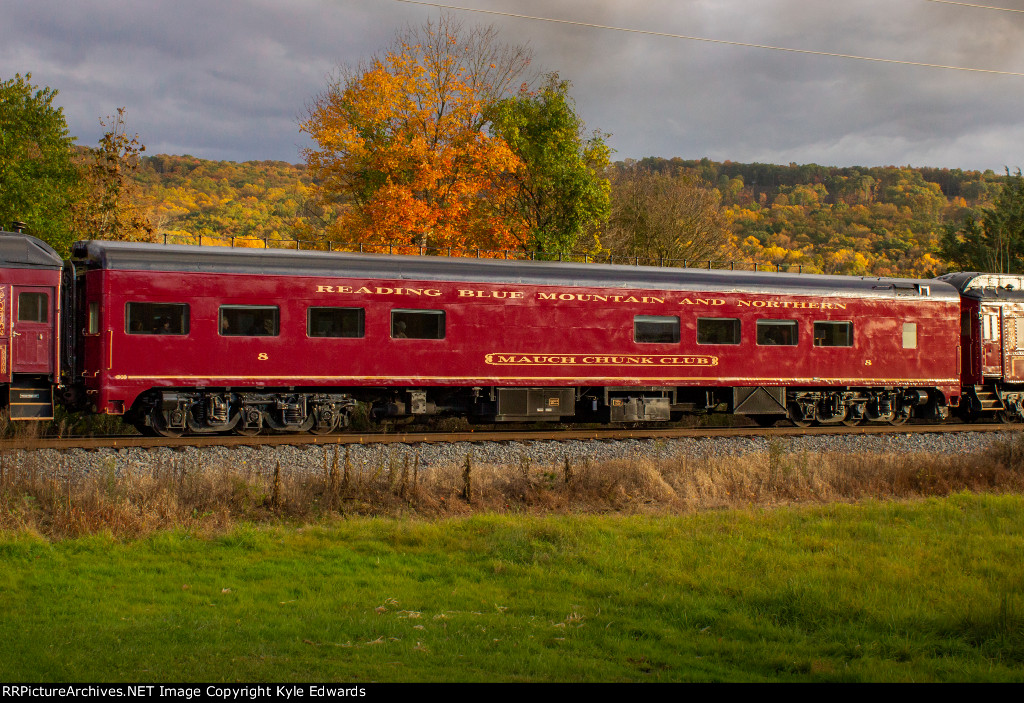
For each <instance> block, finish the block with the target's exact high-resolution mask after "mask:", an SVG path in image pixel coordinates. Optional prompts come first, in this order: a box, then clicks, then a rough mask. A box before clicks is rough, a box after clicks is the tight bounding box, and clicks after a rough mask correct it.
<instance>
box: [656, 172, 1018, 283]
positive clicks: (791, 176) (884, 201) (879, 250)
mask: <svg viewBox="0 0 1024 703" xmlns="http://www.w3.org/2000/svg"><path fill="white" fill-rule="evenodd" d="M642 163H643V164H645V165H647V166H648V167H650V168H652V169H655V170H662V171H665V170H667V171H674V170H683V171H695V172H696V173H697V174H698V175H699V176H700V178H701V179H702V180H704V181H705V182H707V183H708V184H711V185H713V186H714V187H715V188H716V189H717V190H718V191H719V193H721V196H722V201H721V207H722V208H723V212H724V214H725V215H726V217H727V220H728V222H729V228H730V231H731V236H732V240H733V241H732V243H733V246H734V247H735V249H737V250H738V252H739V255H740V257H741V258H742V259H744V260H748V261H757V262H763V263H771V264H801V265H804V266H806V267H809V268H810V270H815V271H822V272H825V273H845V274H875V275H904V276H915V277H917V276H929V275H933V274H935V273H941V272H943V271H944V270H945V269H946V268H947V263H946V262H945V261H944V260H943V259H942V258H941V256H940V254H939V250H940V243H941V240H942V236H943V234H944V233H945V232H946V227H947V226H948V225H953V226H956V227H958V226H959V225H960V224H961V223H962V222H963V219H964V216H965V215H967V214H971V213H976V212H977V211H978V209H979V208H980V207H983V206H988V205H991V203H992V201H993V199H994V198H995V197H996V195H997V194H998V193H999V190H1000V189H1001V187H1002V182H1003V180H1004V179H1005V176H1003V175H998V174H995V173H994V172H992V171H985V172H984V173H982V172H979V171H962V170H959V169H952V170H950V169H934V168H912V167H910V166H904V167H895V166H886V167H881V168H835V167H825V166H817V165H814V164H810V165H796V164H790V165H789V166H775V165H771V164H740V163H731V162H728V161H726V162H724V163H716V162H713V161H709V160H707V159H702V160H699V161H684V160H681V159H672V160H664V159H645V160H644V161H643V162H642Z"/></svg>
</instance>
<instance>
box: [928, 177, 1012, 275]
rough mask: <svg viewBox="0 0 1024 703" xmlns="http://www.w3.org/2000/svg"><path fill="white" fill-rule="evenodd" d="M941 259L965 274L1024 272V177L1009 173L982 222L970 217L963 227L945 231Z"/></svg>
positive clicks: (984, 211) (953, 226)
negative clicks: (942, 257) (965, 272)
mask: <svg viewBox="0 0 1024 703" xmlns="http://www.w3.org/2000/svg"><path fill="white" fill-rule="evenodd" d="M942 255H943V256H944V257H945V258H946V259H948V260H949V261H950V262H951V263H952V264H953V265H954V266H955V267H958V268H960V269H961V270H965V271H985V272H990V273H1022V272H1024V177H1022V176H1021V172H1020V169H1017V172H1016V173H1013V174H1011V173H1010V170H1009V169H1007V170H1006V179H1005V180H1004V181H1003V186H1002V190H1000V192H999V195H997V196H996V199H995V202H994V204H993V207H991V208H982V210H981V219H980V220H979V219H978V218H977V217H975V216H974V215H967V216H966V217H965V218H964V221H963V224H962V225H961V226H960V227H957V226H955V225H952V226H950V227H948V228H947V229H946V233H945V235H944V236H943V239H942Z"/></svg>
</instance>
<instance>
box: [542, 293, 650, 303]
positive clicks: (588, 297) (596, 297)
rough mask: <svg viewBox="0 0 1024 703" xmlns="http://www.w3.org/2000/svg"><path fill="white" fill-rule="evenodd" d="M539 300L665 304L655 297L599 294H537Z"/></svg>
mask: <svg viewBox="0 0 1024 703" xmlns="http://www.w3.org/2000/svg"><path fill="white" fill-rule="evenodd" d="M537 300H559V301H562V302H565V303H568V302H571V301H577V302H580V303H664V302H665V299H664V298H658V297H656V296H653V295H640V296H636V295H600V294H597V293H537Z"/></svg>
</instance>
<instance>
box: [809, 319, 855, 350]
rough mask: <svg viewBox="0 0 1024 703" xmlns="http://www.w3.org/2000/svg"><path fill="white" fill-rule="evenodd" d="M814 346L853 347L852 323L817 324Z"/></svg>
mask: <svg viewBox="0 0 1024 703" xmlns="http://www.w3.org/2000/svg"><path fill="white" fill-rule="evenodd" d="M814 346H816V347H852V346H853V323H852V322H815V323H814Z"/></svg>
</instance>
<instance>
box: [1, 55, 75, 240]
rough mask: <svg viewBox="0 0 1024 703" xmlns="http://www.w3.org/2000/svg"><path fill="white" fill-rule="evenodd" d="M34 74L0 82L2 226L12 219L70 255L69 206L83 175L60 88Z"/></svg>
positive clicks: (73, 199) (6, 225)
mask: <svg viewBox="0 0 1024 703" xmlns="http://www.w3.org/2000/svg"><path fill="white" fill-rule="evenodd" d="M31 80H32V74H31V73H26V74H25V75H24V76H22V75H20V74H15V76H14V78H11V79H8V80H5V81H0V226H3V227H9V226H10V224H11V222H12V221H14V220H20V221H23V222H25V223H26V224H27V225H28V231H29V232H31V233H32V234H34V235H35V236H37V237H39V238H40V239H43V240H45V241H47V242H49V243H50V244H51V245H52V246H53V247H54V248H55V249H56V250H57V251H58V252H59V253H61V254H67V253H68V251H69V250H70V247H71V242H72V241H73V240H74V236H73V234H72V230H71V206H72V204H73V203H74V202H75V199H76V198H77V197H78V188H79V182H80V175H79V172H78V169H77V168H76V167H75V164H74V162H73V159H72V149H73V147H74V142H75V138H74V137H72V136H70V135H69V134H68V126H67V122H66V121H65V119H64V112H63V110H62V108H60V107H56V106H54V104H53V101H54V98H56V97H57V91H56V90H52V89H50V88H38V87H36V86H33V85H32V83H31Z"/></svg>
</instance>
